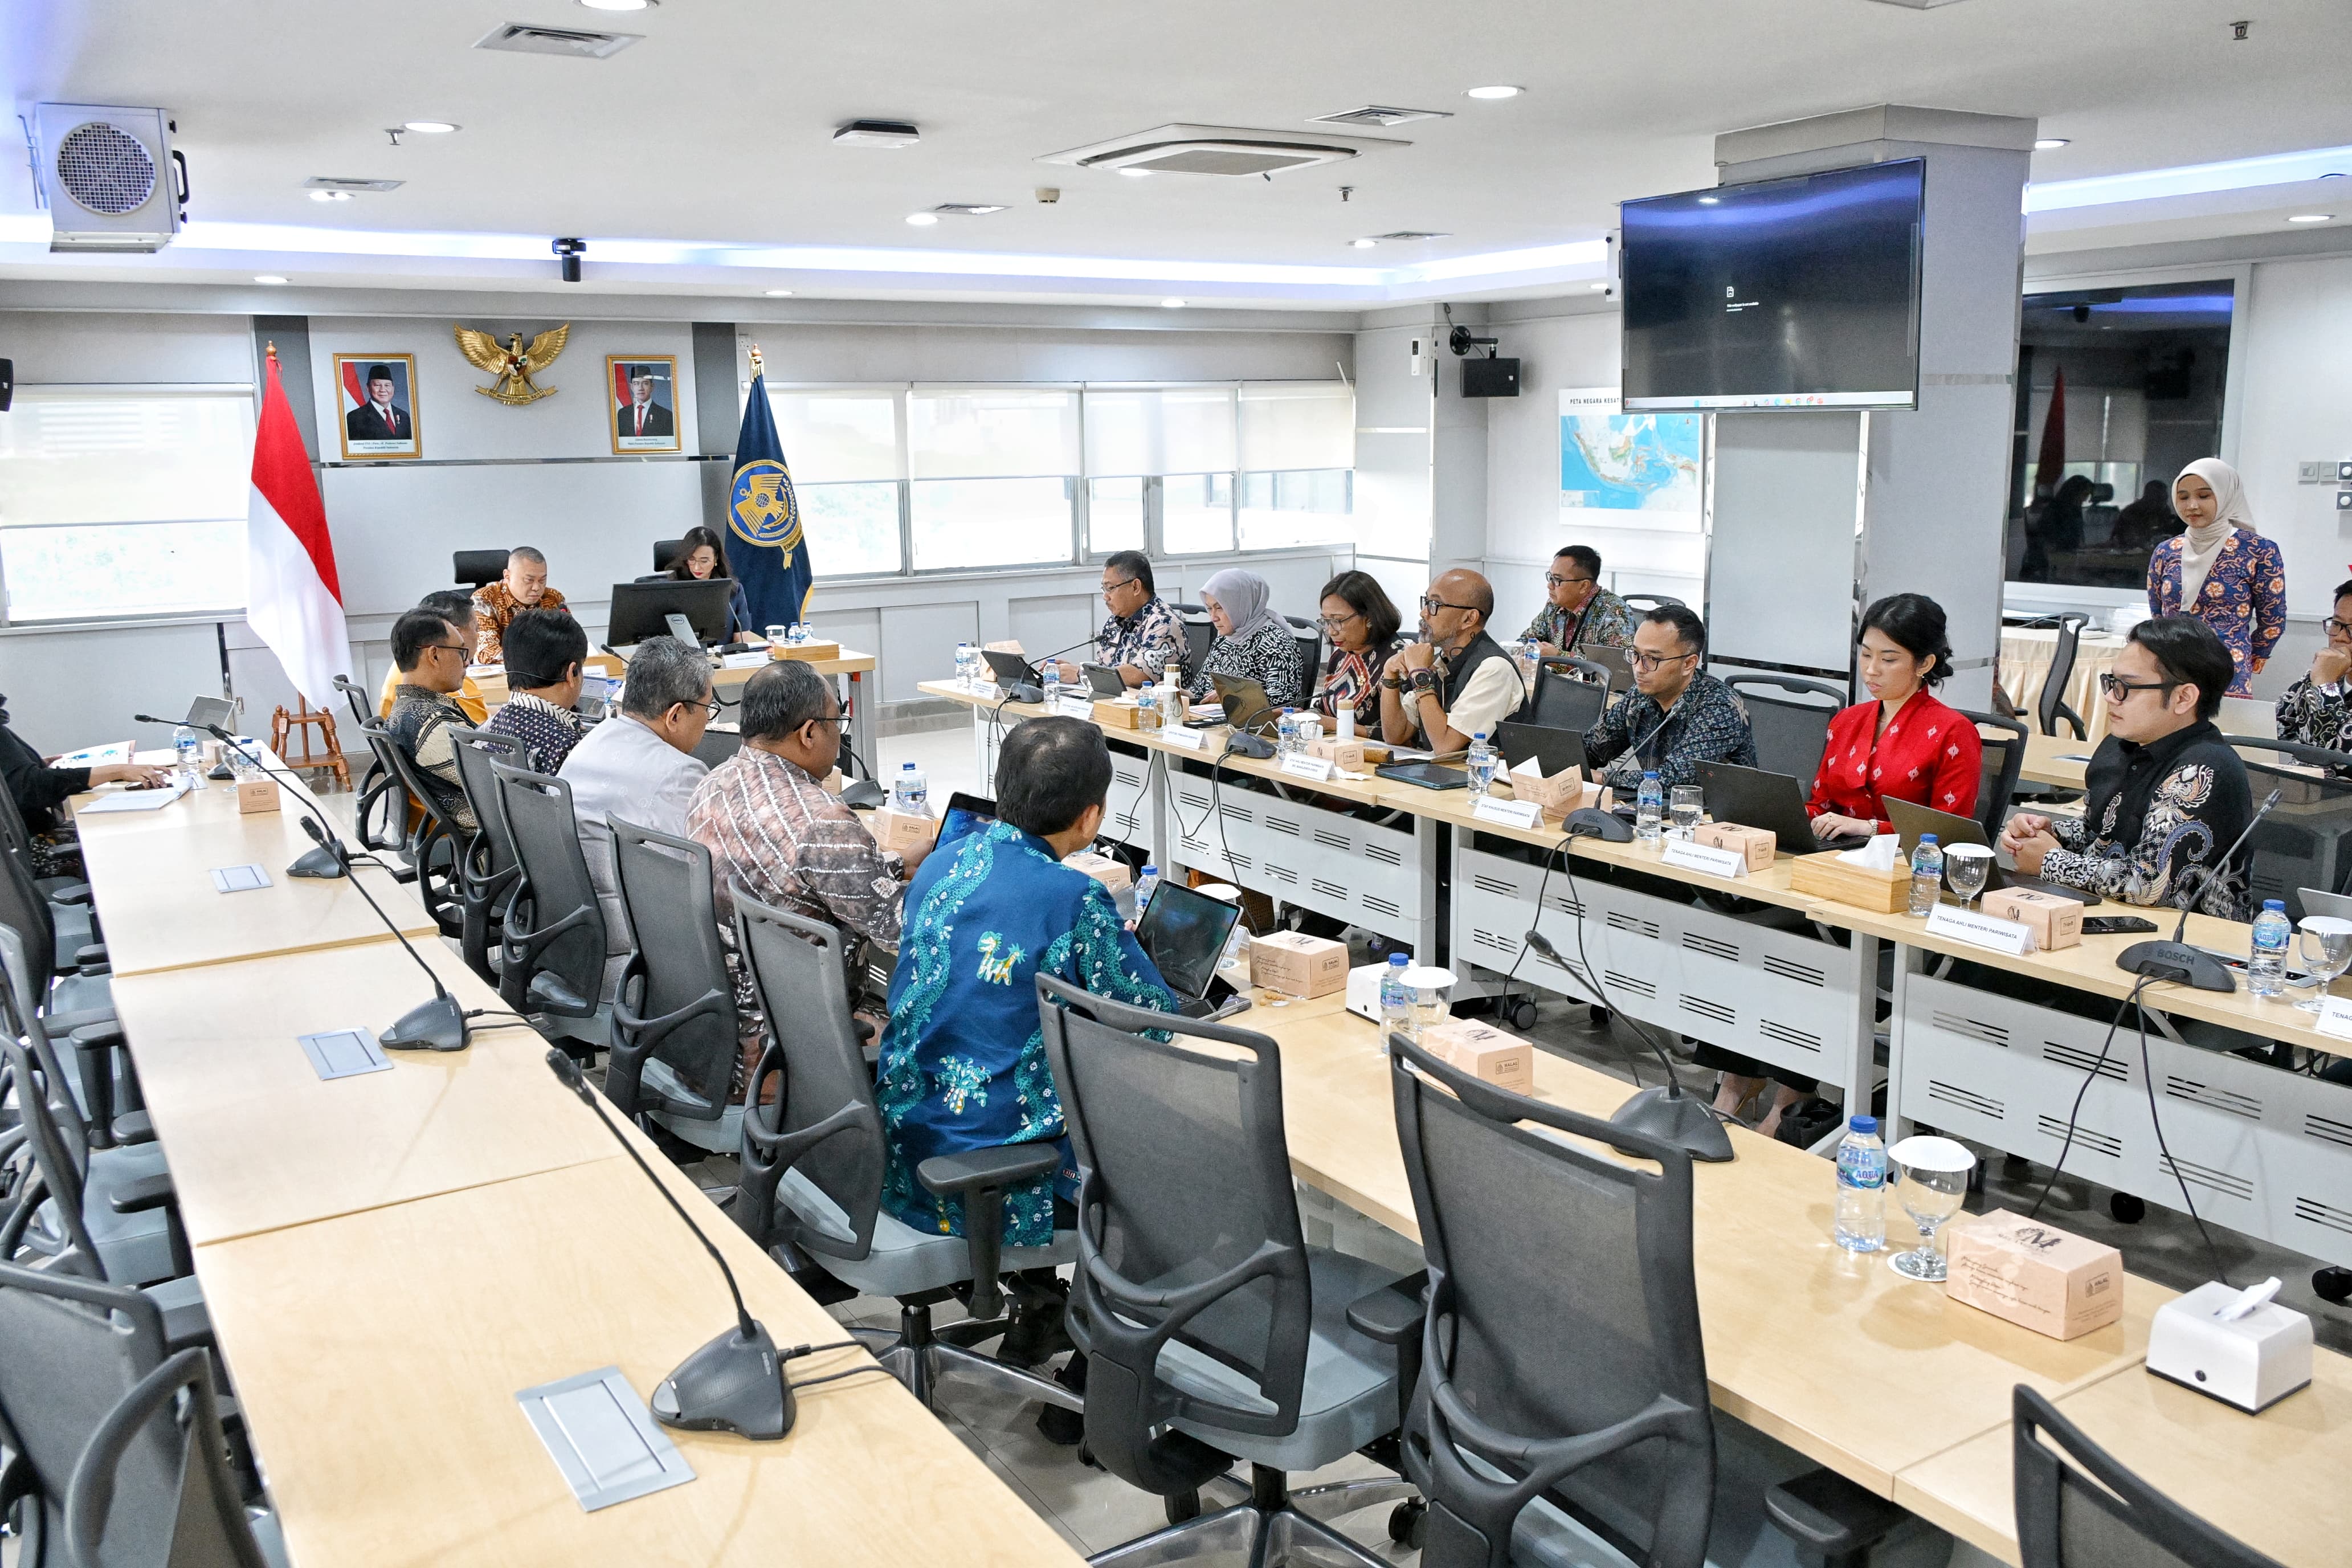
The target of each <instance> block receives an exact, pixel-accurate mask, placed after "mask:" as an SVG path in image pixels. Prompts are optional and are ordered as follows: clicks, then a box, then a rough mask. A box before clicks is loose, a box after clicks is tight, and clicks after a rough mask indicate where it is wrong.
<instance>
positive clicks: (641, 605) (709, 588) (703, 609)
mask: <svg viewBox="0 0 2352 1568" xmlns="http://www.w3.org/2000/svg"><path fill="white" fill-rule="evenodd" d="M734 587H735V584H734V581H733V579H731V578H728V577H711V578H706V579H704V580H702V581H700V582H678V581H676V580H675V579H670V580H665V581H662V582H657V583H615V584H613V613H612V618H611V623H610V626H609V627H608V628H607V630H606V631H605V634H604V640H605V641H606V642H608V643H610V644H612V645H613V646H614V647H629V646H631V645H632V644H635V643H641V642H643V641H645V640H646V638H647V637H667V636H668V635H669V624H668V617H669V616H685V617H686V618H687V620H688V621H689V622H690V623H692V625H693V626H694V631H695V635H696V636H697V637H700V638H701V639H702V641H703V644H704V646H705V647H708V646H709V645H710V644H712V643H721V642H725V641H726V640H727V600H728V595H730V593H731V592H732V591H733V590H734Z"/></svg>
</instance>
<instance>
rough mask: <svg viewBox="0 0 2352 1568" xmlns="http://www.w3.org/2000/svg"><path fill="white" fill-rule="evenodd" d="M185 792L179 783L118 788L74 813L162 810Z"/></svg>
mask: <svg viewBox="0 0 2352 1568" xmlns="http://www.w3.org/2000/svg"><path fill="white" fill-rule="evenodd" d="M185 794H187V791H185V790H184V789H182V788H181V787H180V786H179V785H178V784H169V785H166V786H165V787H164V788H163V789H126V790H118V791H117V792H115V793H114V794H112V795H100V796H99V798H98V799H96V800H94V801H91V802H90V803H89V805H85V806H82V807H80V808H79V809H78V810H77V811H76V812H75V813H74V815H75V816H97V815H98V814H99V813H100V812H110V811H161V810H163V808H164V807H165V806H167V805H171V804H172V803H173V801H175V800H177V799H179V798H180V797H181V796H182V795H185Z"/></svg>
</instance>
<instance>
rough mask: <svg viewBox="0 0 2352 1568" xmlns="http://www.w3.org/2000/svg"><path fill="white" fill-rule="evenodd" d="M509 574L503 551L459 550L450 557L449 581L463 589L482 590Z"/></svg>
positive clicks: (505, 555) (505, 554)
mask: <svg viewBox="0 0 2352 1568" xmlns="http://www.w3.org/2000/svg"><path fill="white" fill-rule="evenodd" d="M506 574H507V552H505V551H503V550H459V551H455V552H452V553H451V554H450V557H449V580H450V581H451V582H453V583H455V584H457V585H458V586H459V587H461V588H482V587H486V586H488V584H492V583H495V582H497V581H498V580H499V578H501V577H503V576H505V575H506Z"/></svg>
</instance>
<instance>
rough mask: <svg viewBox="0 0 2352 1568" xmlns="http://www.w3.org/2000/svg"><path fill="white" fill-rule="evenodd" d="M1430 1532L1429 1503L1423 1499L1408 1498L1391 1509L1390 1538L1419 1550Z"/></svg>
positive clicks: (1400, 1544) (1416, 1550)
mask: <svg viewBox="0 0 2352 1568" xmlns="http://www.w3.org/2000/svg"><path fill="white" fill-rule="evenodd" d="M1428 1534H1429V1504H1428V1503H1426V1502H1424V1501H1423V1500H1421V1499H1419V1498H1407V1499H1405V1500H1404V1501H1402V1502H1401V1503H1399V1504H1397V1505H1396V1507H1394V1508H1392V1509H1391V1510H1389V1539H1390V1540H1391V1541H1393V1542H1396V1543H1397V1544H1398V1545H1399V1546H1409V1547H1411V1548H1412V1550H1414V1551H1415V1552H1418V1551H1420V1550H1421V1548H1422V1542H1423V1540H1424V1539H1425V1538H1426V1537H1427V1536H1428Z"/></svg>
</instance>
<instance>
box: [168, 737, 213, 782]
mask: <svg viewBox="0 0 2352 1568" xmlns="http://www.w3.org/2000/svg"><path fill="white" fill-rule="evenodd" d="M172 751H173V753H174V754H175V755H176V756H177V757H178V759H179V765H180V783H181V784H183V785H184V786H185V787H186V788H188V789H202V788H204V787H205V759H204V742H202V741H200V740H198V739H197V738H196V732H195V731H194V730H193V729H191V728H190V727H189V726H187V725H185V724H183V725H181V726H180V727H179V728H178V729H177V730H174V731H172Z"/></svg>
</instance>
